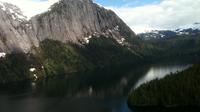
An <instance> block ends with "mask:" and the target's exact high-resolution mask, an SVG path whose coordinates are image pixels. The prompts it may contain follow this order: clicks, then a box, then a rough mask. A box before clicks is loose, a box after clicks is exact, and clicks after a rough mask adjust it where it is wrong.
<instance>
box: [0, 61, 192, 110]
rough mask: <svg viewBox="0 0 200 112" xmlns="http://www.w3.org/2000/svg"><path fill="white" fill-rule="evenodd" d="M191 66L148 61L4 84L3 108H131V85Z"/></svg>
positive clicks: (0, 104)
mask: <svg viewBox="0 0 200 112" xmlns="http://www.w3.org/2000/svg"><path fill="white" fill-rule="evenodd" d="M188 67H189V65H188V64H167V65H161V64H157V65H146V66H137V67H133V68H132V69H125V70H120V69H118V70H116V69H115V70H112V69H110V70H103V71H101V70H100V71H96V72H92V73H80V74H72V75H68V76H57V77H54V78H48V79H44V80H38V81H37V82H26V83H24V82H23V83H22V84H20V83H18V84H16V83H15V84H10V85H4V86H1V87H0V112H132V111H131V110H130V109H129V108H128V106H127V94H128V92H129V91H130V90H131V89H133V88H135V87H138V86H139V85H141V84H143V83H146V82H148V81H150V80H153V79H155V78H163V77H164V76H166V75H168V74H170V73H174V72H177V71H182V70H184V69H186V68H188Z"/></svg>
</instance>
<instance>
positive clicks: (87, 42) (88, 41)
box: [84, 35, 92, 44]
mask: <svg viewBox="0 0 200 112" xmlns="http://www.w3.org/2000/svg"><path fill="white" fill-rule="evenodd" d="M91 38H92V36H91V35H90V36H88V37H85V38H84V40H85V42H86V44H89V43H90V39H91Z"/></svg>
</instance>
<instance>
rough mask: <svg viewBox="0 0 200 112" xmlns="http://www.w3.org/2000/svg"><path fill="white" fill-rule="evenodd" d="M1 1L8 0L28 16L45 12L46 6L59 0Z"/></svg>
mask: <svg viewBox="0 0 200 112" xmlns="http://www.w3.org/2000/svg"><path fill="white" fill-rule="evenodd" d="M0 1H2V2H8V3H11V4H14V5H16V6H18V7H20V9H21V10H22V12H23V13H24V15H26V16H27V17H28V18H30V17H32V16H34V15H37V14H39V13H42V12H45V11H47V10H48V8H49V7H50V6H51V5H53V4H54V3H55V2H58V1H59V0H45V1H40V0H0Z"/></svg>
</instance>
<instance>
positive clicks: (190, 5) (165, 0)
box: [0, 0, 200, 33]
mask: <svg viewBox="0 0 200 112" xmlns="http://www.w3.org/2000/svg"><path fill="white" fill-rule="evenodd" d="M0 1H3V2H9V3H12V4H15V5H17V6H18V7H20V8H21V9H22V11H23V12H24V15H26V16H28V18H30V17H32V16H34V15H36V14H39V13H42V12H44V11H46V10H47V9H48V8H49V7H50V6H51V5H52V4H54V3H55V2H58V1H59V0H47V1H41V0H0ZM199 5H200V0H162V1H161V2H160V3H153V4H150V5H144V6H139V7H129V5H128V6H127V4H124V7H120V8H118V7H112V6H111V7H107V8H109V9H112V10H114V11H115V12H116V13H117V14H118V15H119V16H120V17H121V18H122V19H123V20H124V21H125V22H126V23H127V24H128V25H129V26H130V27H131V28H132V29H133V30H134V31H135V32H136V33H140V32H144V31H149V30H152V29H176V28H180V27H182V26H187V25H190V24H192V23H195V22H200V7H199Z"/></svg>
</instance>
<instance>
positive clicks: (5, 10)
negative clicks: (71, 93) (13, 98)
mask: <svg viewBox="0 0 200 112" xmlns="http://www.w3.org/2000/svg"><path fill="white" fill-rule="evenodd" d="M33 10H34V9H33ZM133 43H134V44H133ZM137 43H138V38H137V37H136V35H135V33H134V32H133V31H132V30H131V29H130V28H129V27H128V26H127V25H126V24H125V23H124V22H123V21H122V20H121V19H120V18H119V17H118V16H117V15H116V14H115V13H114V12H113V11H111V10H107V9H105V8H103V7H101V6H99V5H97V4H95V3H93V2H92V0H60V1H59V2H58V3H55V4H54V5H52V6H51V7H50V8H49V10H48V11H47V12H44V13H42V14H39V15H36V16H34V17H32V18H31V19H30V20H27V19H26V17H25V16H24V15H23V14H22V12H21V10H20V9H19V8H18V7H17V6H15V5H12V4H8V3H3V2H1V3H0V83H9V82H17V81H23V80H27V79H34V80H35V79H37V78H40V77H50V76H60V75H67V74H69V73H74V72H84V71H92V70H96V69H98V70H99V69H105V68H107V69H110V68H112V67H121V66H122V65H126V66H128V65H131V64H133V63H137V62H138V61H139V60H140V57H139V56H138V54H137V53H136V52H135V51H134V50H133V49H132V48H136V46H137Z"/></svg>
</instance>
